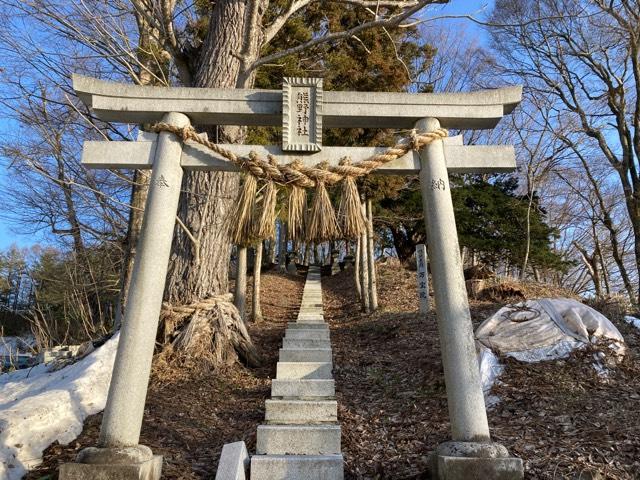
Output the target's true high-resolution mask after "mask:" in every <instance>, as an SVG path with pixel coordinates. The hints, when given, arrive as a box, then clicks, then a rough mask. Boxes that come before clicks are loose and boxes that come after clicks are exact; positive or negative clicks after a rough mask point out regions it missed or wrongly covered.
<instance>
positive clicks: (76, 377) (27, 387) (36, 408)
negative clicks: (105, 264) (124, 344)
mask: <svg viewBox="0 0 640 480" xmlns="http://www.w3.org/2000/svg"><path fill="white" fill-rule="evenodd" d="M117 347H118V335H114V336H113V337H112V338H111V339H110V340H109V341H107V342H106V343H105V344H104V345H102V346H101V347H100V348H98V349H96V350H95V351H94V352H92V353H91V354H90V355H88V356H86V357H84V358H83V359H82V360H80V361H78V362H77V363H74V364H72V365H69V366H67V367H64V368H62V369H60V370H56V371H53V372H51V371H49V365H45V364H40V365H37V366H35V367H33V368H29V369H23V370H16V371H15V372H11V373H6V374H4V375H0V479H1V480H17V479H19V478H22V476H23V475H24V474H25V473H26V471H27V470H29V469H30V468H32V467H34V466H36V465H38V464H39V463H40V462H41V461H42V452H43V451H44V449H45V448H47V447H48V446H49V445H51V444H52V443H53V442H55V441H58V442H60V443H61V444H63V445H65V444H67V443H69V442H71V441H72V440H74V439H75V438H76V437H77V436H78V435H79V434H80V432H82V426H83V422H84V419H85V418H86V417H87V416H89V415H93V414H96V413H98V412H100V411H101V410H103V409H104V406H105V403H106V399H107V392H108V390H109V383H110V381H111V371H112V370H113V362H114V359H115V353H116V349H117Z"/></svg>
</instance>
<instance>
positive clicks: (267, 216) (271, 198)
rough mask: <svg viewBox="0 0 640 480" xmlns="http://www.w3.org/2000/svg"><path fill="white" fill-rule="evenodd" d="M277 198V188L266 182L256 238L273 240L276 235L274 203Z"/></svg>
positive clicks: (273, 184) (272, 183)
mask: <svg viewBox="0 0 640 480" xmlns="http://www.w3.org/2000/svg"><path fill="white" fill-rule="evenodd" d="M277 198H278V187H277V186H276V184H275V183H274V182H272V181H268V182H267V187H266V189H265V192H264V195H263V197H262V211H261V212H260V221H259V222H258V228H257V231H256V237H257V238H259V239H261V240H264V239H266V238H274V237H275V235H276V201H277Z"/></svg>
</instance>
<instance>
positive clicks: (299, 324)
mask: <svg viewBox="0 0 640 480" xmlns="http://www.w3.org/2000/svg"><path fill="white" fill-rule="evenodd" d="M287 328H296V329H302V330H308V329H311V328H319V329H326V330H328V329H329V324H328V323H325V322H289V323H288V324H287Z"/></svg>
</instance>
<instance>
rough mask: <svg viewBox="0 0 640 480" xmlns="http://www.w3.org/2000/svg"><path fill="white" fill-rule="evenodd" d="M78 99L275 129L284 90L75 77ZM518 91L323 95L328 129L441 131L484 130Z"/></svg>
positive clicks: (132, 118)
mask: <svg viewBox="0 0 640 480" xmlns="http://www.w3.org/2000/svg"><path fill="white" fill-rule="evenodd" d="M73 88H74V90H75V91H76V94H77V95H78V97H79V98H80V99H81V100H82V101H83V102H84V103H85V105H87V106H88V107H90V108H91V109H92V111H93V112H94V113H95V114H96V115H97V116H98V117H99V118H100V119H102V120H104V121H110V122H122V123H152V122H156V121H159V120H160V119H161V118H162V116H163V115H164V114H165V113H167V112H172V111H173V112H181V113H184V114H185V115H188V116H189V117H190V119H191V121H192V122H193V123H194V124H200V125H205V124H215V125H254V126H279V125H281V124H282V91H280V90H255V89H253V90H251V89H215V88H186V87H147V86H137V85H131V84H125V83H117V82H108V81H103V80H98V79H95V78H91V77H84V76H81V75H74V76H73ZM521 99H522V87H520V86H514V87H504V88H497V89H491V90H480V91H475V92H470V93H388V92H339V91H325V92H324V96H323V114H322V119H323V120H322V121H323V126H324V127H325V128H332V127H339V128H340V127H360V128H393V129H405V128H406V129H409V128H413V127H414V125H415V123H416V121H418V120H419V119H421V118H426V117H434V118H437V119H438V120H439V121H440V124H441V126H442V127H444V128H455V129H489V128H493V127H495V126H496V125H497V123H498V122H499V121H500V119H501V118H502V117H503V116H504V115H506V114H509V113H511V111H512V110H513V109H514V108H515V107H516V106H517V105H518V104H519V103H520V101H521Z"/></svg>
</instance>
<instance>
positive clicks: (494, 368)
mask: <svg viewBox="0 0 640 480" xmlns="http://www.w3.org/2000/svg"><path fill="white" fill-rule="evenodd" d="M475 336H476V341H477V344H478V353H479V358H478V360H479V363H480V371H481V374H482V383H483V387H484V388H485V391H487V390H489V389H490V388H491V385H493V383H494V381H495V380H496V378H497V377H498V376H499V375H500V373H502V366H501V365H500V363H499V362H498V359H497V358H496V357H495V355H494V354H497V355H506V356H510V357H513V358H515V359H517V360H519V361H522V362H540V361H544V360H552V359H557V358H563V357H566V356H567V355H569V353H571V351H573V350H575V349H576V348H581V347H583V346H584V345H586V344H589V343H592V344H596V343H606V344H607V345H609V346H611V348H612V349H613V351H614V353H615V354H616V355H624V353H625V350H626V348H625V345H624V339H623V338H622V335H621V334H620V332H619V331H618V329H617V328H616V327H615V326H614V325H613V324H612V323H611V322H610V321H609V320H608V319H607V318H606V317H605V316H604V315H602V314H601V313H599V312H598V311H596V310H594V309H593V308H591V307H589V306H587V305H584V304H582V303H580V302H578V301H576V300H571V299H568V298H543V299H538V300H528V301H526V302H521V303H518V304H515V305H507V306H505V307H503V308H501V309H500V310H498V311H497V312H496V313H495V314H494V315H493V316H491V317H490V318H488V319H487V320H485V321H484V322H483V323H482V324H481V325H480V326H479V327H478V328H477V329H476V333H475Z"/></svg>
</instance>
